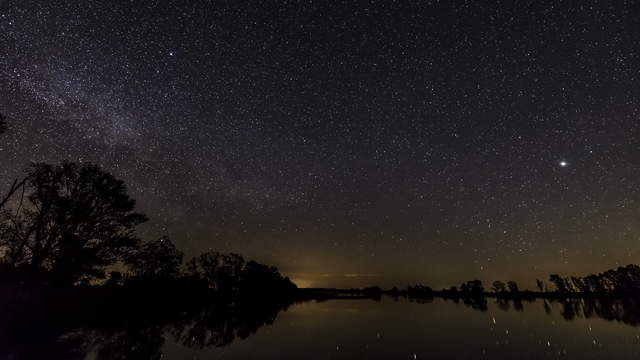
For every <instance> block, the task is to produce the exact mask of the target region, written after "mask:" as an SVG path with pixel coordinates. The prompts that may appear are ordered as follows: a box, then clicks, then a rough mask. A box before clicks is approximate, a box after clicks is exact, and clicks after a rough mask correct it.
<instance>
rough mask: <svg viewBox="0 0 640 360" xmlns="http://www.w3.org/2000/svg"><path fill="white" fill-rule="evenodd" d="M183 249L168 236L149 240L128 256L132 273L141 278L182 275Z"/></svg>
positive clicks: (127, 261) (127, 262)
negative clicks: (178, 247) (179, 248)
mask: <svg viewBox="0 0 640 360" xmlns="http://www.w3.org/2000/svg"><path fill="white" fill-rule="evenodd" d="M182 257H183V253H182V251H180V250H178V249H177V248H176V246H175V245H174V244H173V242H171V240H169V239H168V238H167V237H162V238H160V239H158V240H154V241H147V242H145V243H143V244H142V245H140V247H139V248H137V249H136V250H134V251H132V252H131V254H130V255H129V256H127V259H126V264H127V265H128V266H129V269H130V270H131V272H132V274H133V275H134V276H137V277H141V278H173V277H177V276H178V275H180V266H181V265H182Z"/></svg>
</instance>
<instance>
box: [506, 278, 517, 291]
mask: <svg viewBox="0 0 640 360" xmlns="http://www.w3.org/2000/svg"><path fill="white" fill-rule="evenodd" d="M507 287H508V288H509V292H512V293H518V292H520V289H518V283H516V282H515V281H513V280H511V281H509V282H507Z"/></svg>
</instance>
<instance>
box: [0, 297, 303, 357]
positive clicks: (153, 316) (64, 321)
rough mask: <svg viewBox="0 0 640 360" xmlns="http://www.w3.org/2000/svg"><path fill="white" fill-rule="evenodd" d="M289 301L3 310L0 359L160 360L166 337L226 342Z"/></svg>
mask: <svg viewBox="0 0 640 360" xmlns="http://www.w3.org/2000/svg"><path fill="white" fill-rule="evenodd" d="M290 304H291V303H290V302H286V301H281V302H260V303H258V302H244V303H238V302H229V303H216V304H214V305H209V306H205V307H199V306H194V307H192V308H186V309H184V308H181V309H180V310H179V311H177V312H173V311H168V312H166V313H160V314H158V313H157V312H156V310H159V309H157V308H156V307H155V306H153V305H152V304H150V305H149V309H147V311H144V310H143V309H141V308H136V309H123V310H122V311H115V310H114V311H108V310H104V311H105V312H104V313H102V314H91V316H87V314H84V313H75V314H74V313H67V316H66V317H65V318H61V317H58V316H57V315H56V313H55V312H54V313H51V314H52V315H53V316H51V317H48V316H46V317H45V316H34V315H36V314H38V313H40V314H41V315H42V314H44V313H45V311H38V310H35V311H19V313H21V314H20V315H18V316H16V314H15V312H14V310H12V311H11V312H9V311H3V312H2V318H3V319H4V320H6V321H3V322H2V324H1V325H0V359H44V358H47V359H85V358H91V359H160V358H161V357H162V355H163V353H162V347H163V346H164V344H165V342H166V340H167V339H171V340H172V341H175V342H179V343H180V344H182V345H183V346H185V347H189V348H195V349H202V348H207V347H222V346H226V345H229V344H231V343H233V342H234V341H235V340H236V339H246V338H248V337H249V336H251V335H252V334H254V333H256V332H257V331H258V329H259V328H261V327H263V326H265V325H270V324H273V322H274V321H275V319H276V317H277V316H278V313H279V312H280V311H284V310H286V309H287V308H288V306H289V305H290ZM154 308H155V309H154ZM5 310H6V309H5ZM67 310H68V309H67ZM67 310H65V311H67ZM132 310H133V311H132ZM12 313H13V314H12ZM158 315H159V316H158ZM90 317H94V318H93V319H90Z"/></svg>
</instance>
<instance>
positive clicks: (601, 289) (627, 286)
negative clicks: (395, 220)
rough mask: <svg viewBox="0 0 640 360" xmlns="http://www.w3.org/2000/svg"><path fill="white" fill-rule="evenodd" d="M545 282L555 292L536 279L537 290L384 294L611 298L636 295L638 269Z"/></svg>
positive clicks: (477, 285) (477, 286)
mask: <svg viewBox="0 0 640 360" xmlns="http://www.w3.org/2000/svg"><path fill="white" fill-rule="evenodd" d="M549 281H550V282H551V284H553V286H554V287H555V289H549V288H547V286H546V284H545V282H544V281H543V280H540V279H536V287H537V291H532V290H521V289H520V287H519V286H518V283H517V282H515V281H507V282H506V283H505V282H503V281H500V280H496V281H494V282H493V283H492V286H491V289H490V291H486V290H485V289H484V287H483V284H482V281H480V280H471V281H467V282H465V283H462V284H461V285H460V286H457V287H456V286H451V287H450V288H447V289H442V290H439V291H435V290H433V289H432V288H431V287H429V286H425V285H414V286H409V287H407V289H406V290H398V289H397V288H394V289H392V290H389V291H387V292H386V293H388V294H392V295H393V294H399V295H406V296H408V297H410V298H411V297H413V298H428V297H433V296H442V297H467V298H468V297H478V296H488V295H490V296H496V297H536V296H542V297H557V296H567V295H571V296H611V295H618V296H620V295H633V294H638V293H640V266H638V265H627V266H624V267H622V266H621V267H618V268H617V269H611V270H608V271H605V272H603V273H599V274H589V275H587V276H584V277H579V276H569V277H561V276H560V275H558V274H551V275H549Z"/></svg>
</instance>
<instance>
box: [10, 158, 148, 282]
mask: <svg viewBox="0 0 640 360" xmlns="http://www.w3.org/2000/svg"><path fill="white" fill-rule="evenodd" d="M24 191H25V193H24V195H23V196H22V198H21V201H20V203H19V204H18V205H17V206H16V208H15V209H11V211H9V210H7V211H4V212H3V213H2V217H1V218H0V247H1V248H2V249H3V253H4V256H3V258H2V262H3V265H4V267H5V269H13V268H17V267H19V268H23V269H29V270H30V271H31V272H33V273H48V274H49V275H50V277H52V278H54V279H55V280H56V281H58V282H60V283H64V284H68V285H72V284H74V283H76V282H78V281H90V280H91V279H94V278H103V277H104V270H103V268H104V267H105V266H107V265H111V264H114V263H115V262H117V261H119V260H123V258H124V255H125V254H127V253H128V252H129V251H130V250H132V249H133V248H134V247H135V246H136V245H137V243H138V239H137V238H136V236H135V235H134V229H135V227H136V226H137V225H138V224H140V223H142V222H144V221H146V217H145V216H144V215H142V214H139V213H137V212H134V208H135V201H134V200H133V199H132V198H130V197H129V195H128V194H127V190H126V187H125V185H124V183H123V182H122V181H120V180H118V179H116V178H115V177H113V176H112V175H111V174H109V173H107V172H105V171H103V170H102V169H100V167H98V166H96V165H93V164H83V165H80V164H76V163H70V162H64V163H62V164H60V165H49V164H34V165H32V166H31V168H30V169H29V173H28V177H27V181H26V183H25V190H24Z"/></svg>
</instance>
